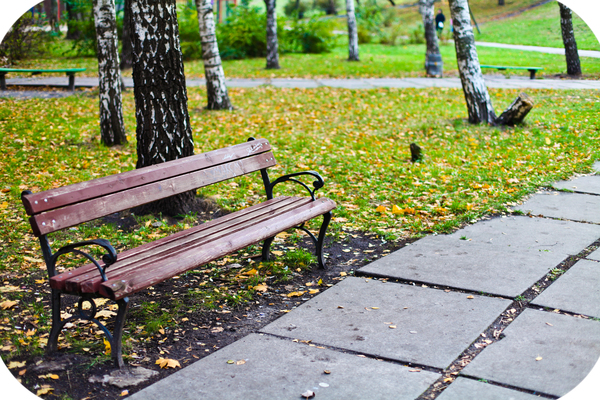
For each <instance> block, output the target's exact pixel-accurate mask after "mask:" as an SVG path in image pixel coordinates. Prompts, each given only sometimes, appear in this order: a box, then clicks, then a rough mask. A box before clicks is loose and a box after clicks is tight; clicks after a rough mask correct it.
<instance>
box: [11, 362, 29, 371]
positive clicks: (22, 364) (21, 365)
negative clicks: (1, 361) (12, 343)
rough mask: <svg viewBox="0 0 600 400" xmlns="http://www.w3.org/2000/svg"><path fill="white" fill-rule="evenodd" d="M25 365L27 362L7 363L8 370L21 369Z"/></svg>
mask: <svg viewBox="0 0 600 400" xmlns="http://www.w3.org/2000/svg"><path fill="white" fill-rule="evenodd" d="M25 364H27V361H22V362H19V361H11V362H9V363H8V369H15V368H23V367H24V366H25Z"/></svg>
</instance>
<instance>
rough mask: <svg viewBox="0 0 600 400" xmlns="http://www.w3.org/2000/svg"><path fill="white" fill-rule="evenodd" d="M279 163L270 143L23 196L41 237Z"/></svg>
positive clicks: (246, 145)
mask: <svg viewBox="0 0 600 400" xmlns="http://www.w3.org/2000/svg"><path fill="white" fill-rule="evenodd" d="M274 165H276V161H275V157H274V156H273V153H272V152H271V145H270V144H269V142H268V141H267V140H266V139H258V140H251V141H248V142H246V143H242V144H238V145H235V146H231V147H227V148H223V149H219V150H214V151H210V152H208V153H202V154H197V155H193V156H190V157H185V158H181V159H178V160H173V161H169V162H165V163H162V164H157V165H152V166H149V167H145V168H140V169H136V170H133V171H127V172H123V173H120V174H116V175H111V176H106V177H103V178H99V179H94V180H91V181H87V182H80V183H76V184H73V185H69V186H64V187H60V188H56V189H51V190H47V191H44V192H39V193H28V192H24V193H23V194H22V195H21V199H22V201H23V205H24V206H25V210H26V211H27V214H29V215H31V217H30V218H29V222H30V223H31V227H32V229H33V233H34V234H35V235H36V236H38V237H39V236H42V235H45V234H48V233H51V232H55V231H58V230H61V229H65V228H68V227H71V226H75V225H78V224H80V223H83V222H87V221H91V220H94V219H96V218H100V217H104V216H107V215H110V214H113V213H116V212H119V211H123V210H127V209H130V208H133V207H137V206H140V205H142V204H146V203H150V202H153V201H156V200H160V199H164V198H166V197H171V196H173V195H176V194H180V193H184V192H187V191H190V190H194V189H198V188H201V187H203V186H208V185H210V184H213V183H216V182H221V181H224V180H227V179H230V178H234V177H236V176H241V175H245V174H248V173H251V172H255V171H259V170H261V169H264V168H268V167H272V166H274Z"/></svg>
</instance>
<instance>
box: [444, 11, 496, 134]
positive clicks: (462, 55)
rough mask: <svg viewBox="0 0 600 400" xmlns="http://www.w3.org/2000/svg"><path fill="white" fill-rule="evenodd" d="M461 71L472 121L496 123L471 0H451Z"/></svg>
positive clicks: (457, 54)
mask: <svg viewBox="0 0 600 400" xmlns="http://www.w3.org/2000/svg"><path fill="white" fill-rule="evenodd" d="M449 2H450V12H451V18H452V21H453V26H454V45H455V47H456V60H457V64H458V72H459V74H460V80H461V83H462V87H463V92H464V95H465V100H466V101H467V109H468V112H469V122H471V123H473V124H478V123H482V122H485V123H488V124H492V125H493V124H494V122H495V120H496V114H495V112H494V106H493V105H492V101H491V99H490V95H489V93H488V90H487V86H486V85H485V81H484V79H483V74H482V73H481V67H480V66H479V57H478V56H477V49H476V47H475V36H474V34H473V27H472V26H471V18H470V15H469V4H468V2H467V0H449Z"/></svg>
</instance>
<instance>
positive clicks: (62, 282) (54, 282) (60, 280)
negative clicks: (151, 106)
mask: <svg viewBox="0 0 600 400" xmlns="http://www.w3.org/2000/svg"><path fill="white" fill-rule="evenodd" d="M282 201H283V202H290V201H291V200H290V199H289V198H284V197H278V198H275V199H272V200H267V201H265V202H264V203H260V204H256V205H254V206H252V207H249V208H248V210H249V209H252V211H253V212H254V213H259V212H261V210H263V209H265V208H268V207H272V206H274V205H277V204H278V203H280V202H282ZM238 213H239V211H238V212H234V213H230V214H227V215H224V216H222V217H219V218H218V219H214V220H211V221H207V222H205V223H203V224H201V225H199V226H195V227H192V228H190V229H186V230H184V231H180V232H177V233H174V234H172V235H169V236H166V237H164V238H162V239H159V240H156V241H153V242H149V243H146V244H143V245H141V246H139V247H136V248H134V249H130V250H127V251H124V252H123V253H120V254H119V255H118V263H117V264H114V265H111V266H110V267H109V269H108V270H107V273H108V274H109V276H110V275H111V274H112V273H113V271H114V269H115V266H117V267H118V266H120V265H122V263H123V262H124V261H125V260H128V259H129V258H131V257H133V256H135V255H137V254H139V253H144V252H148V251H150V250H152V249H154V248H156V247H160V246H163V245H165V244H169V243H172V242H175V241H178V240H181V239H182V238H185V237H187V236H190V235H193V234H195V233H196V232H203V231H206V230H208V229H210V228H213V227H215V226H218V225H221V224H226V223H229V222H231V221H232V220H234V219H235V218H237V217H238ZM100 265H102V266H104V263H102V262H100ZM92 277H97V278H98V279H99V277H100V275H99V273H98V269H97V268H96V266H95V265H94V264H86V265H84V266H81V267H79V268H76V269H74V270H70V271H66V272H63V273H61V274H58V275H55V276H53V277H52V278H51V279H50V287H52V288H53V289H58V290H67V288H66V282H67V281H68V280H71V281H73V282H83V281H84V280H86V279H88V278H92ZM71 291H72V292H79V289H77V290H71Z"/></svg>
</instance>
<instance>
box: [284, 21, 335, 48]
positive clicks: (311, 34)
mask: <svg viewBox="0 0 600 400" xmlns="http://www.w3.org/2000/svg"><path fill="white" fill-rule="evenodd" d="M285 40H286V42H288V47H289V49H290V51H292V52H295V53H313V54H317V53H327V52H329V51H331V48H332V47H333V46H334V44H335V38H334V35H333V25H332V23H331V22H330V20H324V19H320V18H319V16H317V15H314V16H312V17H311V18H310V19H309V20H308V21H304V20H292V22H291V29H290V30H286V31H285Z"/></svg>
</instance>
